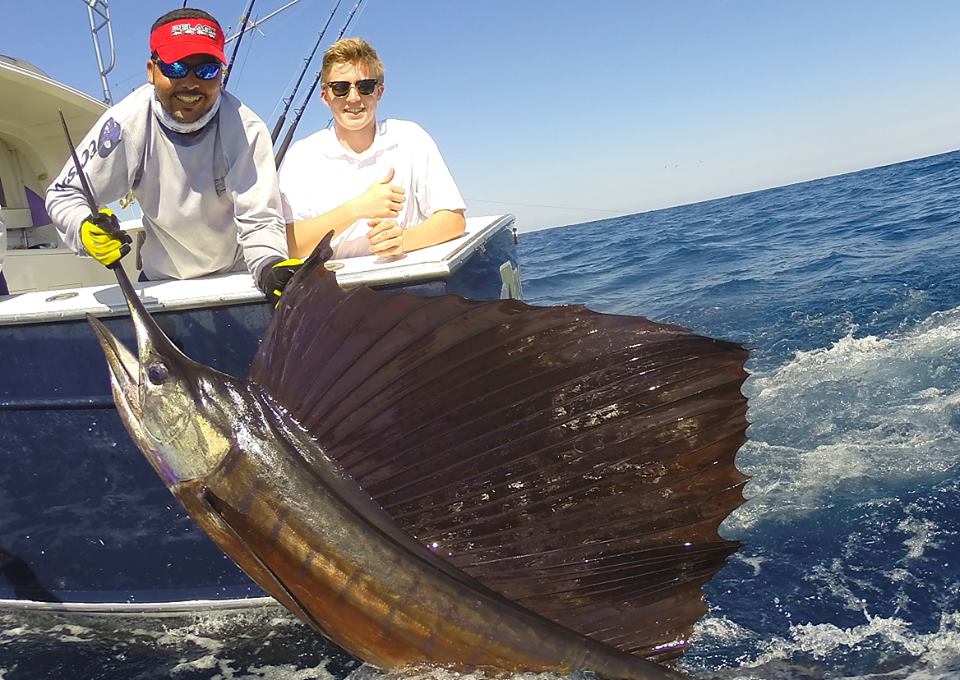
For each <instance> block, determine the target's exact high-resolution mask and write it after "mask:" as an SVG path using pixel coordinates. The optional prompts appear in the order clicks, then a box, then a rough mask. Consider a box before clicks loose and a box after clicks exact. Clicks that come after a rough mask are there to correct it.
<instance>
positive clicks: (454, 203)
mask: <svg viewBox="0 0 960 680" xmlns="http://www.w3.org/2000/svg"><path fill="white" fill-rule="evenodd" d="M320 73H321V84H322V86H323V90H322V93H321V95H320V96H321V98H322V99H323V102H324V103H325V104H326V105H327V106H328V107H329V108H330V112H331V114H332V115H333V127H332V128H327V129H325V130H321V131H319V132H316V133H314V134H313V135H311V136H310V137H307V138H306V139H303V140H301V141H299V142H297V143H296V144H294V145H292V146H291V147H290V149H289V151H288V153H287V156H286V158H285V159H284V162H283V166H282V167H281V169H280V193H281V195H282V198H283V214H284V218H285V219H286V222H287V240H288V243H289V247H290V254H291V256H292V257H301V258H302V257H306V256H307V255H309V254H310V252H311V251H312V250H313V248H314V246H315V245H316V244H317V243H318V242H319V241H320V239H321V238H323V236H324V235H325V234H326V233H327V232H329V231H331V230H333V232H334V233H335V235H336V237H335V238H334V241H333V246H334V256H335V257H353V256H356V255H369V254H371V253H372V254H376V255H380V256H382V257H393V256H398V255H401V254H403V253H405V252H409V251H411V250H417V249H420V248H425V247H427V246H431V245H434V244H436V243H442V242H443V241H449V240H450V239H453V238H456V237H458V236H461V235H462V234H463V232H464V227H465V225H466V221H465V219H464V216H463V214H464V211H465V210H466V204H465V203H464V202H463V198H462V197H461V196H460V191H459V190H458V189H457V185H456V184H455V183H454V181H453V178H452V177H451V176H450V171H449V170H447V166H446V164H445V163H444V162H443V158H442V157H441V155H440V151H439V150H438V149H437V145H436V143H435V142H434V141H433V139H432V138H431V137H430V135H428V134H427V133H426V132H425V131H424V130H423V128H421V127H420V126H419V125H417V124H416V123H411V122H409V121H404V120H393V119H388V120H383V121H380V122H379V123H378V122H377V118H376V113H377V104H378V103H379V102H380V98H381V97H382V96H383V63H382V62H381V61H380V58H379V57H378V56H377V53H376V51H375V50H374V49H373V48H372V47H371V46H370V45H368V44H367V43H366V42H365V41H363V40H361V39H359V38H346V39H344V40H340V41H338V42H336V43H334V44H333V45H332V46H331V47H330V49H328V50H327V52H326V53H325V54H324V56H323V64H322V66H321V71H320ZM344 199H347V200H346V201H345V200H344Z"/></svg>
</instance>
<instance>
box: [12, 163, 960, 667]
mask: <svg viewBox="0 0 960 680" xmlns="http://www.w3.org/2000/svg"><path fill="white" fill-rule="evenodd" d="M520 254H521V260H522V262H523V285H524V294H525V297H526V299H527V301H528V302H530V303H533V304H540V305H555V304H565V303H585V304H587V305H588V306H590V307H591V308H593V309H596V310H600V311H605V312H616V313H629V314H640V315H644V316H647V317H650V318H652V319H655V320H658V321H666V322H673V323H679V324H682V325H684V326H687V327H689V328H692V329H694V330H696V331H698V332H701V333H704V334H708V335H713V336H718V337H723V338H727V339H731V340H735V341H737V342H740V343H742V344H744V345H746V346H747V347H749V348H750V349H751V358H750V360H749V362H748V364H747V367H748V369H749V371H750V373H751V376H750V378H749V379H748V381H747V383H746V385H745V392H746V393H747V395H748V397H749V399H750V406H749V418H750V421H751V423H752V424H751V426H750V429H749V433H748V434H749V438H750V439H749V441H748V443H747V444H746V445H745V446H744V447H743V448H742V449H741V451H740V453H739V454H738V458H737V464H738V466H739V467H740V468H741V469H742V470H743V471H744V472H746V473H748V474H749V475H751V476H752V480H751V481H750V483H749V485H748V486H747V488H746V492H745V494H746V496H747V498H748V501H747V502H746V503H745V504H744V505H743V506H742V507H741V508H740V509H739V510H738V511H737V512H735V513H734V514H733V515H732V516H731V517H730V518H729V519H728V520H727V521H726V522H725V524H724V525H723V527H722V533H724V535H725V536H727V537H728V538H732V539H737V540H739V541H741V542H742V543H743V547H742V548H741V549H740V551H739V552H738V553H737V554H736V555H734V556H733V557H732V558H731V559H730V560H729V562H728V565H727V567H726V568H725V569H724V570H723V571H721V572H720V573H719V574H718V576H717V577H716V578H715V579H714V580H713V581H712V582H711V583H710V584H709V585H708V587H707V596H708V602H709V605H710V611H709V614H708V615H707V616H706V617H704V619H703V620H702V621H701V622H700V623H699V624H698V626H697V629H696V637H695V640H694V644H693V648H692V650H691V651H690V652H689V653H688V654H687V655H686V657H685V658H684V659H683V660H682V662H681V668H682V670H684V671H685V672H686V673H689V674H690V675H691V676H693V677H695V678H764V679H773V678H778V679H779V678H784V679H786V678H811V679H814V678H851V679H852V678H862V679H866V678H871V679H880V678H883V679H884V680H889V679H896V678H915V679H921V678H923V679H926V678H960V464H958V461H960V274H958V266H957V263H958V262H960V152H955V153H950V154H945V155H940V156H934V157H930V158H924V159H920V160H915V161H910V162H906V163H901V164H897V165H892V166H887V167H883V168H876V169H871V170H865V171H862V172H857V173H853V174H848V175H843V176H838V177H832V178H827V179H821V180H817V181H813V182H807V183H803V184H796V185H792V186H789V187H783V188H778V189H770V190H767V191H761V192H756V193H752V194H747V195H742V196H735V197H732V198H726V199H722V200H716V201H710V202H705V203H699V204H695V205H688V206H683V207H679V208H673V209H669V210H662V211H656V212H650V213H644V214H639V215H631V216H627V217H620V218H616V219H609V220H603V221H599V222H591V223H588V224H580V225H573V226H569V227H564V228H557V229H549V230H544V231H538V232H533V233H526V234H521V235H520ZM351 673H353V676H354V677H358V676H359V677H364V678H369V677H376V676H377V674H376V673H372V672H370V671H368V670H366V669H364V668H363V667H358V664H357V663H356V662H354V661H353V660H351V659H350V658H349V657H347V656H345V655H343V654H341V653H337V652H336V651H333V650H331V648H330V647H329V646H327V645H326V644H325V643H324V642H323V641H322V640H320V639H318V638H317V637H316V636H314V635H313V634H312V633H310V632H309V631H308V630H307V629H306V628H305V627H304V626H302V625H300V624H299V623H298V622H296V621H295V620H294V619H293V618H292V617H291V616H290V615H288V614H287V613H286V612H284V611H283V610H282V609H279V608H276V609H268V610H256V611H241V612H232V613H224V614H218V615H215V616H213V615H201V614H197V615H195V616H179V617H170V618H168V619H164V620H163V621H162V622H160V623H158V622H156V621H149V622H148V621H143V620H139V619H136V618H127V617H120V616H112V617H92V616H91V617H89V619H88V620H83V619H81V618H78V617H75V616H74V617H72V618H70V619H65V618H60V617H59V616H57V615H55V614H32V615H30V616H29V617H25V616H23V615H14V614H2V615H0V680H20V679H33V678H111V679H112V678H124V679H125V680H129V679H132V678H161V677H173V678H182V679H194V678H204V679H212V678H216V679H228V678H278V679H280V678H283V679H299V678H316V677H324V678H329V677H336V678H342V677H344V676H347V675H349V674H351ZM422 677H426V678H436V679H449V678H451V677H453V676H452V674H449V673H445V672H438V671H425V672H424V673H423V676H422ZM530 677H531V676H529V675H524V676H523V678H524V679H525V680H529V678H530Z"/></svg>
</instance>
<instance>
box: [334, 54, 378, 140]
mask: <svg viewBox="0 0 960 680" xmlns="http://www.w3.org/2000/svg"><path fill="white" fill-rule="evenodd" d="M373 77H374V75H373V74H372V73H371V72H370V70H369V69H368V68H367V67H366V66H365V65H362V64H360V65H358V64H334V65H333V66H332V67H331V69H330V75H329V77H328V78H327V81H328V82H333V81H336V80H340V81H345V82H348V83H356V82H357V81H358V80H367V79H369V78H373ZM381 96H383V85H382V84H378V85H377V87H376V89H374V91H373V93H372V94H360V93H359V92H358V91H357V88H356V87H355V86H354V87H351V88H350V90H349V91H348V92H347V94H346V95H345V96H343V97H335V96H334V94H333V92H332V91H331V90H330V88H329V87H327V86H324V88H323V92H322V93H321V94H320V97H321V98H322V99H323V101H324V103H325V104H326V105H327V106H328V107H330V113H332V114H333V121H334V123H336V125H337V127H339V128H341V129H343V130H349V131H357V130H363V129H365V128H367V127H369V126H371V125H374V126H375V125H376V124H377V104H378V103H379V102H380V97H381Z"/></svg>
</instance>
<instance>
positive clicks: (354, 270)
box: [0, 215, 514, 326]
mask: <svg viewBox="0 0 960 680" xmlns="http://www.w3.org/2000/svg"><path fill="white" fill-rule="evenodd" d="M513 222H514V217H513V215H497V216H492V217H490V216H485V217H469V218H467V229H466V234H465V235H464V236H462V237H460V238H458V239H455V240H453V241H448V242H446V243H441V244H438V245H435V246H431V247H429V248H424V249H422V250H418V251H415V252H412V253H408V254H407V255H405V256H404V257H403V258H400V259H398V260H394V261H390V262H378V261H377V257H376V256H374V255H368V256H364V257H355V258H349V259H345V260H332V261H331V264H332V266H333V267H334V271H335V273H336V276H337V281H338V283H340V285H341V286H343V287H345V288H349V287H352V286H360V285H366V286H388V285H399V284H411V283H417V282H426V281H433V280H440V279H447V278H449V277H450V276H451V275H452V274H453V273H455V272H456V271H457V270H458V269H459V268H460V267H461V266H462V265H463V264H464V263H465V262H466V261H467V260H468V259H469V258H470V257H471V256H472V255H473V254H474V253H475V252H476V251H477V250H478V249H480V248H482V247H483V246H484V244H485V243H486V242H487V241H488V240H489V239H490V238H492V237H493V236H494V235H495V234H497V233H498V232H500V231H501V230H502V229H507V228H510V227H511V226H512V224H513ZM42 252H43V251H40V252H37V253H36V254H34V255H32V257H35V258H37V260H36V263H37V264H38V265H40V264H42V257H43V256H42ZM134 288H135V289H136V290H137V292H138V295H140V297H141V299H142V300H143V302H144V304H145V306H146V307H147V309H149V310H150V311H155V312H163V311H175V310H183V309H198V308H209V307H220V306H225V305H233V304H243V303H255V302H261V301H262V300H263V295H262V294H261V293H260V291H259V290H258V289H257V287H256V286H255V285H254V283H253V279H252V277H251V276H250V275H249V274H248V273H245V272H238V273H232V274H220V275H217V276H211V277H204V278H200V279H189V280H179V281H178V280H165V281H145V282H137V283H135V284H134ZM126 313H127V308H126V304H125V302H124V301H123V295H122V294H121V292H120V289H119V287H118V286H117V285H116V284H108V285H97V286H83V287H79V288H63V289H54V290H39V291H31V292H27V293H18V294H13V295H10V296H7V297H0V326H10V325H18V324H26V323H48V322H56V321H71V320H77V319H83V318H85V317H86V315H87V314H92V315H93V316H97V317H111V316H123V315H125V314H126Z"/></svg>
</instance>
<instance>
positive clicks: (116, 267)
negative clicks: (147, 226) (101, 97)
mask: <svg viewBox="0 0 960 680" xmlns="http://www.w3.org/2000/svg"><path fill="white" fill-rule="evenodd" d="M59 113H60V124H61V125H63V134H64V136H65V137H66V138H67V146H69V147H70V155H71V156H72V157H73V166H74V168H76V170H77V176H78V177H79V178H80V186H81V187H82V188H83V195H84V197H85V198H86V199H87V205H88V206H89V207H90V213H91V214H92V215H96V214H97V213H98V212H99V211H100V209H99V208H97V199H96V198H94V196H93V189H91V188H90V182H89V181H88V180H87V175H86V173H85V172H84V171H83V165H82V164H81V163H80V157H79V156H77V149H76V147H75V146H74V145H73V140H72V139H71V138H70V129H69V128H68V127H67V119H66V118H64V117H63V111H59ZM102 226H103V228H104V229H106V231H108V232H109V233H110V235H111V236H113V237H114V238H116V239H117V240H119V241H121V242H122V243H123V244H124V245H123V246H122V247H121V252H122V254H121V255H120V257H123V256H124V255H126V254H127V253H129V252H130V245H129V243H130V240H131V239H130V234H128V233H127V232H125V231H123V230H122V229H117V228H116V226H115V225H114V224H113V223H111V222H109V221H107V222H106V223H105V225H102ZM123 248H126V250H123ZM107 267H108V268H109V269H112V270H113V271H114V273H116V275H117V283H119V284H120V285H121V286H123V285H124V282H125V283H126V285H127V287H128V288H129V287H130V281H129V279H127V273H126V272H125V271H124V270H123V267H121V266H120V259H119V258H117V260H116V261H115V262H114V263H113V264H110V265H107Z"/></svg>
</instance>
